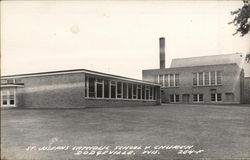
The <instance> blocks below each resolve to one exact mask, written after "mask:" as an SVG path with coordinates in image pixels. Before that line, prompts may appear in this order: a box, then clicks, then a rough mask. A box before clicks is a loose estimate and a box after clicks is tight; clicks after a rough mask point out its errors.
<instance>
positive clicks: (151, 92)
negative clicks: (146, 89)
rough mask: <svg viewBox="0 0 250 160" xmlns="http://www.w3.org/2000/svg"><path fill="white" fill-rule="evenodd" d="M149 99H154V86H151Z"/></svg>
mask: <svg viewBox="0 0 250 160" xmlns="http://www.w3.org/2000/svg"><path fill="white" fill-rule="evenodd" d="M149 99H153V87H150V94H149Z"/></svg>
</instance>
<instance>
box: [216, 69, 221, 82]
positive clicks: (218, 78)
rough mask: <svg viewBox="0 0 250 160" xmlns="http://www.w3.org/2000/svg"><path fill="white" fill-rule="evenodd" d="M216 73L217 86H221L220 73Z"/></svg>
mask: <svg viewBox="0 0 250 160" xmlns="http://www.w3.org/2000/svg"><path fill="white" fill-rule="evenodd" d="M216 73H217V84H221V78H222V72H221V71H217V72H216Z"/></svg>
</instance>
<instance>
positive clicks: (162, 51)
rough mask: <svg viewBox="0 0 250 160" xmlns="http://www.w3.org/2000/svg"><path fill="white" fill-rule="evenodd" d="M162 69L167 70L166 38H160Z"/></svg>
mask: <svg viewBox="0 0 250 160" xmlns="http://www.w3.org/2000/svg"><path fill="white" fill-rule="evenodd" d="M159 40H160V69H163V68H165V38H164V37H160V39H159Z"/></svg>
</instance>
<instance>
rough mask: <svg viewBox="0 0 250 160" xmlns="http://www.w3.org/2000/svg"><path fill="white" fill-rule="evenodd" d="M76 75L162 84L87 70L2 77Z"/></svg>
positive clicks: (5, 77) (3, 77)
mask: <svg viewBox="0 0 250 160" xmlns="http://www.w3.org/2000/svg"><path fill="white" fill-rule="evenodd" d="M74 73H86V74H92V75H97V76H103V77H109V78H114V79H120V80H125V81H133V82H138V83H145V84H150V85H156V86H160V84H158V83H154V82H149V81H143V80H139V79H134V78H128V77H123V76H118V75H113V74H107V73H102V72H97V71H91V70H87V69H72V70H60V71H50V72H38V73H28V74H17V75H6V76H1V79H8V78H27V77H38V76H50V75H60V74H74Z"/></svg>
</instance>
